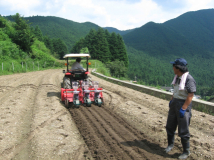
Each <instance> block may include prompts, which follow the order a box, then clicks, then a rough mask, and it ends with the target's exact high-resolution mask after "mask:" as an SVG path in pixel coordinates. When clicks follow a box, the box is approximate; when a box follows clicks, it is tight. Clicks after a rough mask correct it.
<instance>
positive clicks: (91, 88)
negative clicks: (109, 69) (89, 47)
mask: <svg viewBox="0 0 214 160" xmlns="http://www.w3.org/2000/svg"><path fill="white" fill-rule="evenodd" d="M78 57H79V58H80V57H86V67H87V68H86V69H84V70H82V69H81V70H80V69H73V70H72V69H71V68H70V69H69V63H68V62H69V61H68V59H69V58H78ZM63 58H65V59H66V61H67V63H65V65H66V66H67V69H66V70H63V73H64V74H65V76H64V78H63V83H62V85H61V100H62V102H64V103H65V106H66V107H69V106H70V104H72V105H73V106H74V107H75V108H79V107H80V105H81V104H83V105H85V106H87V107H91V104H92V103H93V104H96V105H98V106H99V107H101V105H102V104H104V99H103V93H102V91H103V89H102V88H99V83H98V82H97V81H91V79H90V77H89V76H88V75H89V74H90V72H89V70H88V66H89V65H91V63H90V62H88V59H89V58H90V55H89V54H66V55H65V56H64V57H63Z"/></svg>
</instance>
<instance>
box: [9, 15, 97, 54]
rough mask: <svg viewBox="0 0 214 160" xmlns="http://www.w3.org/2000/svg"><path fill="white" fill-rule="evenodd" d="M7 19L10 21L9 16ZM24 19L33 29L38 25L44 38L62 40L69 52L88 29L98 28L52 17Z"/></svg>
mask: <svg viewBox="0 0 214 160" xmlns="http://www.w3.org/2000/svg"><path fill="white" fill-rule="evenodd" d="M7 18H8V19H11V17H10V16H8V17H7ZM25 19H26V20H29V23H31V26H33V27H36V26H37V25H38V26H39V28H40V29H41V31H42V33H43V35H44V36H45V35H48V36H49V37H50V38H60V39H62V40H63V41H64V42H65V44H66V45H67V47H68V50H70V49H71V48H72V46H73V45H74V44H75V42H76V41H78V40H79V39H80V38H81V37H84V36H86V35H87V34H88V33H89V31H90V29H92V28H93V29H98V28H99V26H98V25H96V24H94V23H91V22H85V23H78V22H74V21H71V20H67V19H63V18H59V17H54V16H47V17H44V16H33V17H25Z"/></svg>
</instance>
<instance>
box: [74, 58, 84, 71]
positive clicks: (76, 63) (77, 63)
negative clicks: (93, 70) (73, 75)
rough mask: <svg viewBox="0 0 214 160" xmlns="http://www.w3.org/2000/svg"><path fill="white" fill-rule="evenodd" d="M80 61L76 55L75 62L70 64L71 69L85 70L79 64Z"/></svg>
mask: <svg viewBox="0 0 214 160" xmlns="http://www.w3.org/2000/svg"><path fill="white" fill-rule="evenodd" d="M80 62H81V58H80V57H78V58H77V59H76V62H74V63H73V64H72V67H71V70H82V71H85V69H84V68H83V67H82V66H81V65H80Z"/></svg>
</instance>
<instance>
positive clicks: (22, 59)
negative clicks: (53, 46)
mask: <svg viewBox="0 0 214 160" xmlns="http://www.w3.org/2000/svg"><path fill="white" fill-rule="evenodd" d="M13 19H14V22H11V21H8V20H6V19H5V18H4V17H2V16H0V62H1V64H2V70H1V72H0V75H2V74H9V73H15V72H26V71H29V70H34V63H35V64H36V65H38V68H37V69H39V64H40V69H41V68H44V67H50V66H51V67H53V66H56V65H58V62H56V59H55V58H54V57H53V56H52V55H51V52H50V50H49V49H48V48H47V47H46V46H45V44H44V43H43V42H41V41H40V40H39V39H40V38H42V35H41V34H40V33H41V32H39V28H38V27H36V28H35V29H34V28H32V27H30V26H29V24H28V23H27V22H26V21H25V20H24V19H23V18H22V17H21V16H20V14H18V13H17V14H16V15H14V16H13ZM23 63H24V65H25V68H23ZM11 64H12V65H11Z"/></svg>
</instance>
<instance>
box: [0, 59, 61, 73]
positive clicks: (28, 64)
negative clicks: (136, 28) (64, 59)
mask: <svg viewBox="0 0 214 160" xmlns="http://www.w3.org/2000/svg"><path fill="white" fill-rule="evenodd" d="M2 63H3V68H2ZM62 67H64V64H63V63H61V62H58V61H55V62H54V61H53V62H46V61H33V60H32V59H28V60H25V61H24V60H13V59H10V60H7V61H1V60H0V75H8V74H14V73H25V72H32V71H39V70H46V69H51V68H62Z"/></svg>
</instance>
